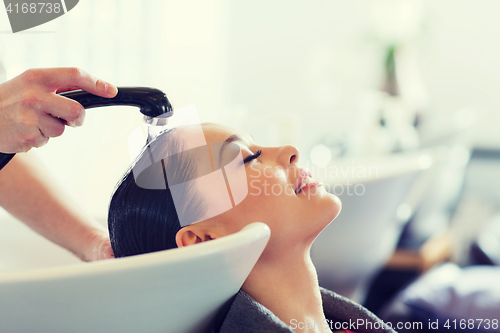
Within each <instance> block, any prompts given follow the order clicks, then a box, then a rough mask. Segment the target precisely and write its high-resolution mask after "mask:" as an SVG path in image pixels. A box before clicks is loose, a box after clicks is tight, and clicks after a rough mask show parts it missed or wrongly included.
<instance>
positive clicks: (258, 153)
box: [243, 150, 262, 163]
mask: <svg viewBox="0 0 500 333" xmlns="http://www.w3.org/2000/svg"><path fill="white" fill-rule="evenodd" d="M260 155H262V150H257V152H256V153H255V154H253V155H250V156H247V157H246V158H245V159H244V160H243V163H248V162H250V161H251V160H254V159H256V158H258V157H259V156H260Z"/></svg>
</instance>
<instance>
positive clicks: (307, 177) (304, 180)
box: [295, 168, 321, 195]
mask: <svg viewBox="0 0 500 333" xmlns="http://www.w3.org/2000/svg"><path fill="white" fill-rule="evenodd" d="M309 185H321V183H318V182H316V181H314V179H313V178H312V176H311V173H310V172H309V170H307V169H305V168H304V169H302V170H300V178H299V183H298V185H297V187H296V188H295V194H296V195H297V194H299V193H300V192H301V191H302V190H303V189H304V188H305V187H307V186H309Z"/></svg>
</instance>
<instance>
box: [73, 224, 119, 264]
mask: <svg viewBox="0 0 500 333" xmlns="http://www.w3.org/2000/svg"><path fill="white" fill-rule="evenodd" d="M114 257H115V256H114V254H113V249H112V248H111V243H110V241H109V237H108V235H107V234H105V233H103V232H99V231H97V232H96V233H95V234H94V235H92V236H91V238H90V240H89V243H88V247H87V250H86V253H84V254H83V257H82V258H81V259H82V260H83V261H97V260H105V259H112V258H114Z"/></svg>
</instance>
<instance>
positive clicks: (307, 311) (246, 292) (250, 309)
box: [109, 124, 393, 333]
mask: <svg viewBox="0 0 500 333" xmlns="http://www.w3.org/2000/svg"><path fill="white" fill-rule="evenodd" d="M202 128H203V133H204V136H205V139H206V141H207V142H208V143H211V142H232V143H233V144H235V145H237V146H238V147H239V148H240V149H241V154H242V158H243V163H242V164H241V166H240V167H241V168H245V171H246V178H247V186H248V194H247V196H246V197H245V199H243V201H241V202H240V203H239V204H237V205H235V206H234V207H233V208H232V209H229V210H227V211H225V212H222V213H221V214H218V215H215V216H212V217H210V218H208V219H205V220H203V221H200V222H196V223H192V224H189V225H187V226H184V227H182V228H181V223H180V222H179V217H178V215H180V214H181V213H180V214H177V212H179V210H180V209H181V210H182V209H183V208H180V207H177V211H176V209H175V205H174V200H173V198H172V192H171V189H170V188H168V185H167V188H166V189H159V190H153V189H145V188H141V187H140V186H138V185H137V184H136V180H134V175H133V172H132V170H131V171H129V172H128V173H127V174H126V175H125V177H124V179H123V180H122V181H121V183H120V184H119V186H118V187H117V190H116V192H115V193H114V195H113V198H112V200H111V204H110V210H109V230H110V237H111V242H112V246H113V250H114V253H115V256H116V257H120V256H128V255H135V254H140V253H146V252H151V251H159V250H165V249H169V248H174V247H182V246H189V245H192V244H195V243H199V242H205V241H210V240H212V239H216V238H219V237H223V236H226V235H229V234H232V233H235V232H238V231H239V230H241V229H242V228H243V227H244V226H246V225H248V224H249V223H252V222H257V221H258V222H264V223H266V224H267V225H268V226H269V227H270V229H271V237H270V240H269V243H268V245H267V247H266V249H265V250H264V252H263V253H262V255H261V257H260V259H259V260H258V262H257V263H256V265H255V267H254V268H253V270H252V271H251V273H250V275H249V276H248V278H247V279H246V281H245V283H244V284H243V286H242V288H241V291H240V292H239V293H238V294H237V295H236V297H235V299H234V300H233V303H232V305H231V307H230V308H229V310H228V311H227V313H225V316H222V317H223V318H224V320H223V321H221V322H219V323H215V324H214V328H213V331H214V332H230V333H235V332H294V331H295V332H332V331H337V330H344V331H348V330H353V331H356V332H393V331H392V330H391V329H389V328H388V327H386V326H384V325H383V323H382V322H381V321H380V320H379V319H378V318H377V317H376V316H374V315H373V314H371V313H370V312H369V311H367V310H366V309H364V308H362V307H361V306H359V305H357V304H355V303H353V302H351V301H349V300H347V299H345V298H343V297H341V296H338V295H336V294H335V293H333V292H330V291H327V290H324V289H321V288H320V287H319V285H318V280H317V275H316V270H315V268H314V265H313V263H312V262H311V258H310V254H309V252H310V248H311V245H312V242H313V241H314V239H315V238H316V237H317V236H318V234H319V233H320V232H321V231H322V230H323V228H325V227H326V226H327V225H328V224H329V223H330V222H331V221H332V220H334V219H335V217H336V216H337V215H338V214H339V212H340V209H341V203H340V201H339V199H338V198H337V197H336V196H335V195H333V194H330V193H328V192H327V191H326V190H325V189H324V188H323V186H322V185H321V184H320V183H318V182H317V181H315V180H314V179H313V178H312V177H311V175H310V173H309V171H308V170H306V169H304V168H302V167H300V165H299V164H298V162H299V152H298V150H297V149H296V148H295V147H293V146H290V145H288V146H282V147H262V146H259V145H257V144H256V143H255V142H253V140H252V138H251V137H250V136H249V135H248V134H246V133H244V132H242V131H238V130H236V129H233V128H230V127H226V126H222V125H218V124H204V125H202ZM190 133H192V132H191V131H190V129H189V128H179V129H175V130H172V131H170V132H167V133H164V134H161V135H160V136H159V137H158V138H157V139H156V143H157V144H156V145H155V147H156V148H155V149H156V151H155V152H153V155H156V156H167V151H168V150H172V149H174V150H176V151H179V149H178V148H179V147H182V145H183V144H184V140H185V139H186V138H189V136H190ZM158 140H159V141H158ZM209 146H210V145H209ZM213 147H214V146H213ZM213 147H212V149H211V151H210V156H211V160H212V162H213V163H215V162H214V161H215V156H216V155H217V156H219V155H220V156H223V154H224V152H216V151H214V149H215V148H213ZM219 147H220V146H219ZM148 156H149V154H146V153H145V154H143V155H142V156H141V157H140V159H139V162H138V163H140V162H141V159H146V158H150V157H148ZM193 160H196V157H194V156H192V155H189V154H176V155H173V156H170V157H169V158H166V159H165V162H164V165H162V166H163V167H164V168H165V169H170V170H179V171H178V173H177V174H175V175H173V176H171V177H170V178H169V182H172V181H173V182H175V183H179V182H181V181H182V179H193V178H195V177H193V175H196V174H198V175H199V174H200V172H199V167H198V166H197V163H193ZM147 171H148V170H145V171H144V173H147ZM151 173H152V174H154V172H151ZM162 176H163V175H162V174H156V175H152V176H151V178H152V179H153V180H155V179H156V180H158V179H160V178H161V177H162ZM167 178H168V177H167ZM137 182H140V179H139V178H138V179H137ZM228 187H229V186H228ZM184 202H185V203H186V207H191V208H193V207H198V208H199V207H204V206H203V204H201V202H203V198H200V197H199V196H197V195H196V193H194V194H193V193H191V194H186V196H185V197H184ZM199 214H201V215H202V214H203V212H200V213H199ZM201 215H200V216H201Z"/></svg>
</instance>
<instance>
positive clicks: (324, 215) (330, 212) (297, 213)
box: [202, 123, 341, 248]
mask: <svg viewBox="0 0 500 333" xmlns="http://www.w3.org/2000/svg"><path fill="white" fill-rule="evenodd" d="M202 128H203V132H204V134H205V139H206V141H207V142H209V143H210V142H224V141H230V142H233V143H234V144H237V145H238V146H239V147H240V149H241V153H242V157H243V159H244V162H245V163H244V166H242V167H244V168H245V169H246V177H247V184H248V195H247V196H246V197H245V199H244V200H243V201H242V202H241V203H239V204H238V205H236V206H235V207H234V208H232V209H230V210H228V211H226V212H224V213H222V214H220V215H218V216H216V217H215V218H214V219H215V220H216V221H217V222H218V223H222V224H223V225H224V228H225V230H226V231H227V233H228V234H231V233H234V232H237V231H239V230H241V228H243V227H244V226H245V225H247V224H249V223H252V222H264V223H266V224H267V225H268V226H269V227H270V229H271V240H270V243H269V245H268V247H269V246H273V245H272V244H274V245H275V246H280V247H281V248H282V247H283V246H286V245H292V244H296V243H298V242H299V243H300V242H306V243H309V242H310V243H312V241H313V240H314V238H316V236H317V235H318V234H319V233H320V232H321V230H323V228H325V227H326V226H327V225H328V224H329V223H330V222H331V221H332V220H333V219H334V218H335V217H336V216H337V215H338V213H339V212H340V209H341V203H340V200H339V199H338V198H337V197H336V196H335V195H333V194H330V193H328V192H326V190H325V189H324V187H323V186H322V185H321V184H320V183H318V182H317V181H315V180H314V179H312V178H311V176H310V173H309V172H308V171H307V170H306V169H304V168H302V167H301V166H300V165H299V152H298V150H297V149H296V148H295V147H294V146H291V145H287V146H281V147H263V146H259V145H258V144H256V143H255V142H253V139H252V138H251V137H250V136H249V135H248V134H246V133H245V132H242V131H239V130H236V129H233V128H231V127H227V126H223V125H219V124H212V123H209V124H203V125H202ZM213 154H214V153H213V152H212V156H213Z"/></svg>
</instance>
